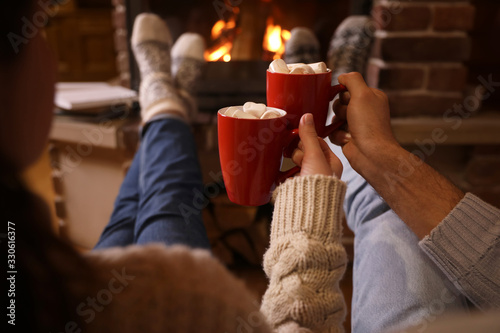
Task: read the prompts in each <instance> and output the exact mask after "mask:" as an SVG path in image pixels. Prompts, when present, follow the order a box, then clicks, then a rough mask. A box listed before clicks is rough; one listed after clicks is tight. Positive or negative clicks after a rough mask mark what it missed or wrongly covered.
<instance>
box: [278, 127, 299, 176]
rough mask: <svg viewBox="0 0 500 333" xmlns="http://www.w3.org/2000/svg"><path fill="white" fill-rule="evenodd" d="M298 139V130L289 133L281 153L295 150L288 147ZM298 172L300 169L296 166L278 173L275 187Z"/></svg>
mask: <svg viewBox="0 0 500 333" xmlns="http://www.w3.org/2000/svg"><path fill="white" fill-rule="evenodd" d="M298 137H299V129H298V128H296V129H294V130H292V131H290V132H289V134H288V137H287V138H286V139H285V143H286V144H285V148H284V149H283V151H284V152H285V151H293V150H295V147H294V148H293V149H291V148H292V147H291V146H290V145H291V144H292V143H293V142H294V141H296V142H297V140H295V139H297V138H298ZM290 156H291V153H290ZM299 171H300V167H298V166H295V167H293V168H291V169H290V170H287V171H280V172H279V173H278V177H277V179H276V182H275V183H276V185H279V184H281V183H283V182H284V181H285V180H287V178H290V177H293V176H295V174H297V173H298V172H299Z"/></svg>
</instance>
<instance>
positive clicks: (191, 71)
mask: <svg viewBox="0 0 500 333" xmlns="http://www.w3.org/2000/svg"><path fill="white" fill-rule="evenodd" d="M204 52H205V41H204V40H203V37H201V36H200V35H198V34H195V33H184V34H182V35H181V36H180V37H179V38H178V39H177V41H176V42H175V44H174V46H173V47H172V53H171V54H172V75H173V76H174V84H175V87H176V88H177V89H178V90H179V93H180V94H181V95H182V96H183V97H184V98H185V99H186V101H188V102H189V103H190V108H189V110H188V111H189V117H190V118H191V119H194V118H195V116H196V111H197V109H198V108H197V105H196V101H195V98H194V96H195V94H196V90H197V87H198V85H199V82H200V78H201V76H202V72H203V68H204V66H205V59H204Z"/></svg>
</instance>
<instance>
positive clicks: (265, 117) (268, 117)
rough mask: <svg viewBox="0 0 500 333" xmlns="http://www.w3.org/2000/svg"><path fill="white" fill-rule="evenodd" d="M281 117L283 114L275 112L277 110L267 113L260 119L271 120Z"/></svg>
mask: <svg viewBox="0 0 500 333" xmlns="http://www.w3.org/2000/svg"><path fill="white" fill-rule="evenodd" d="M279 117H281V114H280V113H279V112H278V111H275V110H269V111H266V112H265V113H264V114H263V115H262V116H261V117H260V119H270V118H279Z"/></svg>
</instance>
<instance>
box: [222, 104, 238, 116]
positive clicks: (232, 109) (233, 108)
mask: <svg viewBox="0 0 500 333" xmlns="http://www.w3.org/2000/svg"><path fill="white" fill-rule="evenodd" d="M238 110H241V109H240V108H238V107H237V106H230V107H228V108H227V110H226V111H225V112H224V115H226V116H229V117H232V116H233V115H234V113H235V112H236V111H238Z"/></svg>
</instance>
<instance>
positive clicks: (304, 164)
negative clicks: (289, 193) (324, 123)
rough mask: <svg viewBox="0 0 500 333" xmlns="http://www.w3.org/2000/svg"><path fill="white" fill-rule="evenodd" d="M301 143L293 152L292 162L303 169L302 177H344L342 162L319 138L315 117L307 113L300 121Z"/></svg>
mask: <svg viewBox="0 0 500 333" xmlns="http://www.w3.org/2000/svg"><path fill="white" fill-rule="evenodd" d="M299 136H300V140H301V141H300V142H299V145H298V147H297V149H295V151H294V152H293V155H292V160H293V162H294V163H295V164H297V165H298V166H300V167H301V170H300V175H301V176H307V175H327V176H332V175H335V176H337V177H338V178H340V176H341V175H342V162H340V160H339V158H338V157H337V156H335V154H334V153H333V152H332V151H331V150H330V147H328V144H327V143H326V142H325V141H324V140H323V139H321V138H319V137H318V134H317V133H316V129H315V128H314V120H313V115H312V114H310V113H306V114H305V115H303V116H302V118H301V119H300V124H299Z"/></svg>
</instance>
